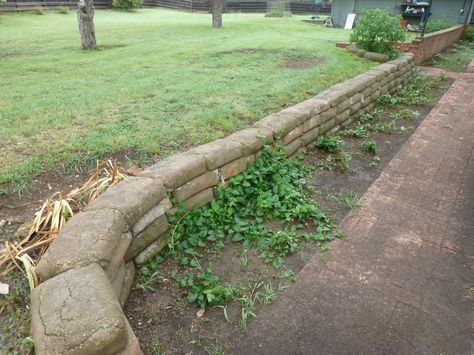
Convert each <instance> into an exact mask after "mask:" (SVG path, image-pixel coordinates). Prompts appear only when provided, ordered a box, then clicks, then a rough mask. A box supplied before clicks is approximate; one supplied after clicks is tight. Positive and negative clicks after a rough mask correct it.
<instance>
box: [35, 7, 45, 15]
mask: <svg viewBox="0 0 474 355" xmlns="http://www.w3.org/2000/svg"><path fill="white" fill-rule="evenodd" d="M33 13H34V14H35V15H43V13H44V8H43V6H40V5H38V6H35V7H34V8H33Z"/></svg>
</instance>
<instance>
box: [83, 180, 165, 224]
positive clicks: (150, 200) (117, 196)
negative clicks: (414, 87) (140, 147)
mask: <svg viewBox="0 0 474 355" xmlns="http://www.w3.org/2000/svg"><path fill="white" fill-rule="evenodd" d="M165 196H166V191H165V188H164V187H163V183H162V182H161V180H158V179H152V178H146V177H139V178H134V177H129V178H127V180H126V181H121V182H120V183H118V184H117V185H115V186H112V187H111V188H110V189H108V190H107V191H105V192H104V193H103V194H101V195H100V196H99V197H97V198H96V199H95V200H94V201H93V202H92V203H91V204H90V205H89V206H87V207H86V211H94V210H101V209H106V208H113V209H116V210H119V211H120V212H121V213H122V214H123V216H124V217H125V220H126V221H127V223H128V224H129V225H133V224H135V222H137V221H138V220H139V219H140V217H142V216H143V215H145V214H146V213H147V212H148V211H150V210H151V209H152V208H153V207H154V206H156V205H157V204H158V203H159V202H160V201H161V200H163V199H164V198H165Z"/></svg>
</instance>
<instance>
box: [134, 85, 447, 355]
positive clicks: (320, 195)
mask: <svg viewBox="0 0 474 355" xmlns="http://www.w3.org/2000/svg"><path fill="white" fill-rule="evenodd" d="M445 83H446V85H445V86H443V87H440V88H438V89H436V90H434V91H433V93H432V97H433V100H432V102H431V103H429V104H425V105H417V106H410V107H406V108H409V109H412V110H416V111H418V112H419V113H420V115H419V116H418V117H417V118H414V119H413V120H409V121H408V120H403V119H399V120H398V122H397V127H396V129H395V131H394V133H392V134H386V133H370V134H369V137H368V138H367V139H371V140H374V141H376V143H377V150H378V152H377V157H378V159H376V160H374V154H371V153H367V152H366V151H364V149H362V148H361V143H362V141H363V139H357V138H349V137H345V138H344V141H345V147H344V151H346V152H349V153H350V155H351V156H352V160H351V161H350V168H349V169H348V170H347V171H341V170H340V169H335V170H331V171H328V170H324V169H321V168H314V166H315V165H316V164H317V163H320V162H322V161H324V159H325V157H326V156H327V153H325V152H323V151H320V150H317V149H316V150H313V151H310V152H308V154H306V156H305V158H304V160H303V163H304V164H305V165H307V166H309V167H313V172H314V174H313V176H312V177H311V178H309V179H308V183H307V187H308V191H309V192H310V194H311V197H312V198H313V199H314V200H316V201H317V202H318V203H319V204H320V205H321V207H322V209H323V210H325V211H326V212H327V213H329V214H330V215H331V216H332V218H333V219H334V221H335V223H336V224H337V223H338V222H339V221H340V220H341V219H342V218H343V217H344V216H345V215H346V214H347V213H348V212H349V208H348V206H346V205H344V203H341V199H340V198H339V199H337V198H335V196H336V197H337V196H339V197H341V196H344V195H346V194H348V193H353V194H357V195H362V194H363V193H364V192H365V191H366V190H367V189H368V187H369V186H370V185H371V183H372V182H373V181H374V180H375V179H376V178H377V177H378V176H379V174H380V172H381V171H382V169H383V168H384V166H385V165H386V164H387V163H388V162H389V161H390V160H391V159H392V158H393V156H394V155H395V154H396V153H397V152H398V150H399V149H400V148H401V146H402V145H403V144H404V143H405V142H406V141H407V139H408V138H409V137H410V135H411V134H412V133H413V131H414V130H415V129H416V127H417V126H418V125H419V124H420V122H421V121H422V120H423V119H424V117H426V116H427V115H428V114H429V112H430V111H431V109H432V108H433V106H434V105H435V104H436V103H437V102H438V100H439V99H440V98H441V96H442V95H443V93H444V92H445V91H446V89H447V87H448V86H449V85H450V84H451V83H452V82H445ZM389 120H390V117H389V114H387V115H386V116H384V117H382V121H387V122H388V121H389ZM349 128H350V127H349ZM275 228H278V226H277V225H275ZM318 253H319V252H318V249H317V248H316V247H315V246H314V245H313V244H311V243H306V244H304V245H301V246H300V248H299V249H298V251H297V252H296V253H294V254H293V255H290V256H289V257H288V258H287V259H286V260H285V264H284V266H282V267H281V268H279V269H275V268H273V267H271V266H269V265H267V264H265V263H264V262H263V260H262V259H261V258H259V257H258V255H257V254H256V252H255V251H253V250H248V251H245V250H243V249H242V246H241V245H240V244H233V243H227V244H226V246H225V248H224V249H223V251H222V254H219V253H217V254H215V255H211V256H208V257H205V258H204V263H205V262H207V261H209V262H212V265H213V269H214V272H215V273H216V274H217V275H218V276H219V277H220V278H221V281H222V282H223V283H228V284H231V285H233V286H239V285H241V286H244V287H246V288H247V289H252V288H253V287H254V286H255V285H257V284H260V283H262V282H263V283H266V284H271V285H272V287H273V289H274V290H275V291H276V293H277V294H278V293H280V292H285V291H284V290H285V288H287V287H291V285H292V283H293V282H294V281H296V278H295V279H293V278H282V277H281V273H282V272H283V271H285V270H291V271H293V272H294V273H295V274H296V275H297V274H298V272H299V271H300V270H301V269H302V268H303V266H304V265H305V263H306V261H307V260H310V258H311V257H313V256H314V255H317V254H318ZM202 264H203V262H201V265H202ZM173 271H178V267H177V266H176V264H175V263H174V262H173V261H172V260H169V259H168V260H165V261H164V263H163V264H161V265H160V266H159V278H158V281H157V282H155V283H154V284H153V285H152V287H153V288H154V290H143V289H141V288H139V287H135V289H134V290H133V291H132V293H131V295H130V297H129V299H128V302H127V304H126V305H125V314H126V315H127V317H128V319H129V321H130V324H131V326H132V328H133V330H134V331H135V334H136V335H137V336H138V338H139V341H140V344H141V346H142V350H143V351H144V352H145V353H146V354H206V353H209V354H222V353H225V352H226V348H231V347H232V346H230V344H227V343H226V341H229V340H228V339H233V338H234V337H235V338H238V337H240V339H243V338H245V336H242V334H245V332H246V330H245V329H243V327H242V326H241V324H239V321H240V319H241V303H240V302H238V301H232V302H230V303H229V304H228V305H227V306H226V313H227V319H226V317H225V316H224V308H222V307H212V308H208V309H206V311H205V313H204V315H202V314H199V313H198V311H199V308H198V307H197V306H195V305H191V304H189V303H188V302H187V300H186V292H185V291H183V290H181V289H180V288H179V287H178V285H177V283H176V282H175V281H174V280H173V279H172V277H171V273H172V272H173ZM138 272H139V271H138ZM137 285H138V284H137ZM257 292H262V293H263V287H260V288H259V289H258V290H257ZM277 297H278V295H277ZM263 312H266V310H265V305H263V304H261V303H260V302H258V301H256V302H255V315H256V316H257V317H258V316H259V314H263ZM249 322H252V318H250V319H249ZM226 339H227V340H226ZM234 348H235V347H234Z"/></svg>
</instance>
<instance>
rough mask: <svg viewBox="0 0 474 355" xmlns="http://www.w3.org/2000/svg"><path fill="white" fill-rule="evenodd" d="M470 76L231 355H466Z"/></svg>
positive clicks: (472, 221) (471, 188)
mask: <svg viewBox="0 0 474 355" xmlns="http://www.w3.org/2000/svg"><path fill="white" fill-rule="evenodd" d="M473 152H474V74H472V77H471V75H464V76H463V77H459V78H458V79H457V80H456V81H455V83H454V84H453V85H452V87H451V88H450V89H449V91H448V92H447V93H446V95H445V96H444V97H443V98H442V99H441V101H440V102H439V104H438V105H437V106H436V108H435V109H433V111H432V112H431V114H430V115H429V116H428V117H427V118H426V119H425V120H424V121H423V122H422V124H421V125H420V126H419V128H418V129H417V130H416V132H415V133H414V134H413V136H412V137H411V138H410V139H409V141H408V142H407V143H406V144H405V145H404V146H403V148H402V149H401V150H400V151H399V152H398V154H397V155H396V156H395V158H394V159H393V160H392V161H391V162H390V163H389V164H388V165H387V167H386V168H385V169H384V171H383V172H382V174H381V175H380V177H379V178H378V179H377V180H376V181H375V183H374V184H372V186H371V187H370V188H369V190H368V191H367V192H366V193H365V194H364V196H363V198H362V199H361V203H362V207H361V208H358V209H355V210H353V211H352V212H351V213H350V214H349V215H348V216H347V217H346V218H345V219H344V220H343V221H342V223H341V224H340V228H341V229H342V230H343V231H345V233H346V235H347V236H348V237H349V239H348V240H339V241H337V242H335V243H334V244H333V245H332V248H331V252H330V255H329V258H328V262H327V263H326V264H321V262H320V260H319V258H317V257H315V258H313V259H312V260H311V261H310V262H309V263H307V264H306V265H305V267H304V268H303V269H302V270H301V271H300V273H299V274H298V282H297V283H296V284H295V285H294V286H293V287H291V288H289V289H287V290H286V291H285V292H284V293H283V294H282V295H281V296H280V297H279V298H278V299H277V301H276V302H275V303H274V304H272V305H270V306H269V307H268V309H267V311H266V312H265V313H263V314H261V315H260V316H259V317H258V318H257V319H256V320H255V321H254V322H252V323H251V325H250V327H249V330H248V332H246V333H245V334H232V336H231V337H229V339H226V340H225V341H224V342H225V343H226V344H227V345H228V346H229V349H228V350H229V352H230V353H235V354H441V353H442V354H470V353H471V351H472V347H471V345H472V344H473V341H474V339H473V337H472V333H471V330H472V328H471V325H472V324H471V322H472V319H473V315H474V314H473V311H472V309H473V308H472V306H473V303H472V301H473V300H474V277H473V271H474V260H473V255H474V248H473V246H474V245H473V239H472V238H473V237H474V153H473Z"/></svg>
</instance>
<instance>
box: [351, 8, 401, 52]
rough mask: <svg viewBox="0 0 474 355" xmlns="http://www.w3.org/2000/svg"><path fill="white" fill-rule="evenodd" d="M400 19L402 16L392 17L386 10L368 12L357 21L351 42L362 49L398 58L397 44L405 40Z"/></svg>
mask: <svg viewBox="0 0 474 355" xmlns="http://www.w3.org/2000/svg"><path fill="white" fill-rule="evenodd" d="M400 19H401V17H400V16H398V17H395V16H390V15H389V14H388V12H386V11H384V10H379V9H376V10H367V11H365V12H364V13H363V14H362V18H361V19H360V20H359V21H357V24H356V26H355V28H354V31H353V32H352V34H351V37H350V41H351V42H355V44H356V45H357V47H359V48H361V49H365V50H368V51H370V52H376V53H383V54H387V55H388V56H389V57H390V58H393V57H396V56H397V54H398V51H397V50H396V49H395V46H396V44H397V43H398V42H402V41H404V40H405V31H403V29H402V27H401V26H400Z"/></svg>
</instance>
